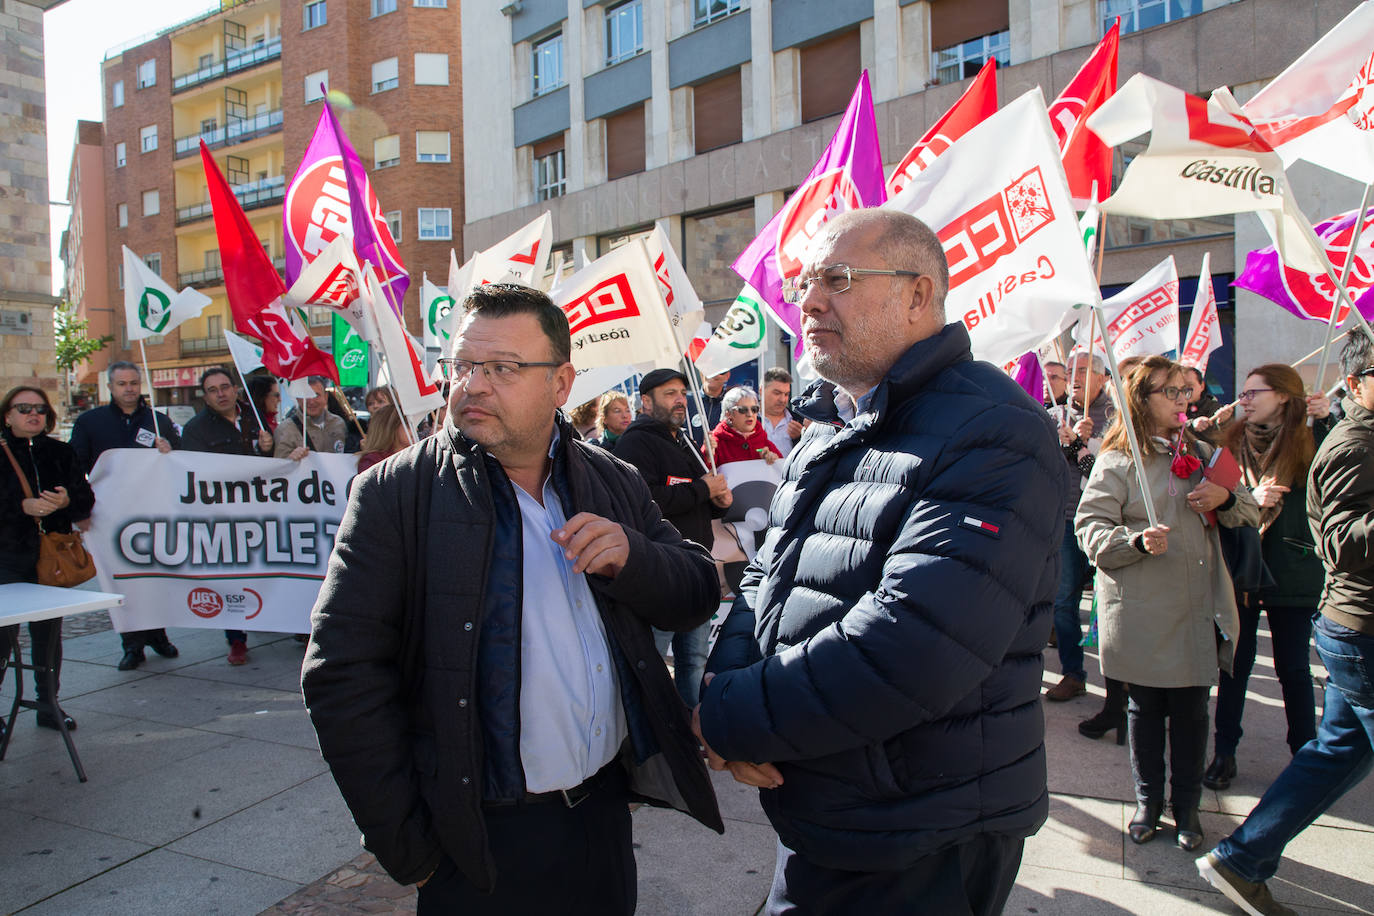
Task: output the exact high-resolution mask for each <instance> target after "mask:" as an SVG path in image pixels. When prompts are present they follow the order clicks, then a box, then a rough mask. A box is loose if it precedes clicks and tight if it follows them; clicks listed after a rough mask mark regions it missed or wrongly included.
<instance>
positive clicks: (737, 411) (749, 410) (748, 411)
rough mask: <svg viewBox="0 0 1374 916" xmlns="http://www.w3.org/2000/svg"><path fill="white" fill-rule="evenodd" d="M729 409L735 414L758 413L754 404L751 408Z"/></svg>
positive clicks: (757, 408)
mask: <svg viewBox="0 0 1374 916" xmlns="http://www.w3.org/2000/svg"><path fill="white" fill-rule="evenodd" d="M730 409H731V410H733V411H734V412H735V413H758V412H759V407H758V405H757V404H755V405H754V406H753V407H731V408H730Z"/></svg>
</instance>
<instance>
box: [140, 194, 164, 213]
mask: <svg viewBox="0 0 1374 916" xmlns="http://www.w3.org/2000/svg"><path fill="white" fill-rule="evenodd" d="M161 212H162V202H161V200H160V199H159V195H158V192H157V191H156V190H152V191H144V192H143V215H144V216H157V215H158V214H159V213H161Z"/></svg>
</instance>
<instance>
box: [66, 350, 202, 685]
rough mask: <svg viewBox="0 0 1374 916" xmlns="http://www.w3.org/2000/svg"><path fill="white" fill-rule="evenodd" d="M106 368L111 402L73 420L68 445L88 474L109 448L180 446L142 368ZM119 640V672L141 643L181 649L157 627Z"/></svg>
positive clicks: (167, 650)
mask: <svg viewBox="0 0 1374 916" xmlns="http://www.w3.org/2000/svg"><path fill="white" fill-rule="evenodd" d="M105 373H106V374H105V379H106V381H107V382H108V383H109V385H110V403H109V404H107V405H105V406H103V407H92V408H91V409H90V410H88V411H86V412H85V413H83V414H82V415H81V416H79V417H77V418H76V422H75V423H74V424H72V439H71V446H72V448H73V449H75V450H76V457H77V460H78V461H80V462H81V466H82V470H84V471H85V472H86V473H87V474H89V473H90V472H91V468H93V467H95V461H96V459H97V458H99V457H100V456H101V454H103V453H104V452H106V451H108V450H109V449H112V448H155V449H157V450H158V451H159V452H162V453H164V454H165V453H167V452H170V451H171V450H172V449H174V448H181V433H180V432H179V431H178V430H177V427H176V424H175V423H173V422H172V421H171V420H169V419H168V418H167V417H166V415H165V414H162V413H161V412H159V411H156V410H153V409H152V408H151V407H149V406H148V404H147V403H146V402H145V401H144V400H143V373H141V372H140V371H139V369H138V366H136V365H134V364H133V363H131V362H127V361H124V360H120V361H118V362H113V363H110V365H109V368H108V369H106V370H105ZM119 640H120V643H121V644H122V646H123V648H124V657H123V658H121V659H120V660H119V670H120V671H132V670H133V669H135V668H137V667H138V666H139V665H141V664H143V661H144V655H143V649H144V647H145V646H146V647H148V648H151V649H152V650H153V651H154V652H156V653H157V654H158V655H161V656H162V657H164V658H176V657H177V655H179V654H180V653H179V652H178V651H177V647H176V646H174V645H172V642H171V640H169V639H168V638H167V631H166V630H164V629H162V628H161V627H158V628H157V629H154V630H129V631H128V632H127V633H120V634H119Z"/></svg>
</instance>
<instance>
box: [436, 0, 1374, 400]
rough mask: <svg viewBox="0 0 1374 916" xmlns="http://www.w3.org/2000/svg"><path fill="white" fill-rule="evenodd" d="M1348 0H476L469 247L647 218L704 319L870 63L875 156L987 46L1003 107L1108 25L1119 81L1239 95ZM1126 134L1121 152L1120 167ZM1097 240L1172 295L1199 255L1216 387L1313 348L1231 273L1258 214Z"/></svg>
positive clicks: (1313, 190) (1287, 59) (468, 40)
mask: <svg viewBox="0 0 1374 916" xmlns="http://www.w3.org/2000/svg"><path fill="white" fill-rule="evenodd" d="M1355 6H1356V0H604V2H603V0H515V2H511V3H508V4H506V5H505V6H503V7H498V5H497V4H495V3H490V2H482V0H468V2H465V3H464V4H463V15H464V22H465V29H464V32H463V41H464V46H463V64H464V91H465V96H464V110H465V114H466V122H465V124H466V127H465V130H466V133H467V156H466V160H465V171H466V175H467V197H466V204H467V224H466V226H465V228H464V239H465V242H466V243H467V245H468V247H469V248H470V249H477V248H481V247H483V246H485V245H488V244H490V243H491V242H492V241H495V240H497V239H499V238H501V237H502V236H504V235H505V234H507V233H508V232H510V231H511V230H512V229H513V228H515V227H517V226H519V225H522V224H523V223H525V222H527V221H528V220H530V219H532V218H533V217H534V216H535V215H537V214H538V213H540V212H542V211H544V210H546V209H547V210H549V211H550V212H551V213H552V215H553V225H554V236H555V240H556V245H557V246H559V247H561V248H562V249H565V250H568V251H572V252H585V253H586V254H587V255H588V256H590V257H595V256H597V255H599V254H601V253H604V252H605V251H607V250H609V249H611V248H613V247H615V246H616V245H618V244H621V243H622V242H623V241H624V240H625V239H626V238H629V237H633V236H634V235H637V234H640V233H644V232H647V231H648V230H650V229H652V227H653V226H654V225H655V224H659V225H662V226H663V227H664V229H665V230H666V231H668V232H669V234H670V237H671V238H672V239H673V241H674V244H675V245H676V246H677V248H678V250H679V253H680V254H681V255H682V258H683V261H684V264H685V266H686V268H687V270H688V273H689V275H690V276H691V278H692V280H693V282H694V284H695V286H696V288H697V290H698V292H699V293H700V295H701V297H702V299H703V300H707V301H708V303H709V305H708V318H710V319H712V320H717V319H719V318H720V317H721V315H722V314H723V311H724V309H725V307H726V304H727V303H728V302H729V301H730V300H731V299H733V297H734V296H735V295H736V293H737V292H738V291H739V289H740V287H741V282H740V280H739V279H738V278H737V277H736V276H735V275H734V274H733V273H732V272H731V271H730V269H729V265H730V264H731V263H732V262H733V260H734V259H735V257H736V256H737V255H738V254H739V253H740V252H741V251H743V249H744V248H745V247H746V246H747V245H748V243H749V242H750V241H751V240H752V239H753V237H754V236H755V235H756V234H757V232H758V231H760V230H761V229H762V228H763V227H764V226H765V225H766V224H767V222H768V220H769V219H770V218H771V217H772V216H773V214H774V213H776V212H777V210H778V209H780V208H781V206H782V204H783V203H784V201H785V200H786V197H787V195H788V194H789V193H790V192H791V191H792V190H793V189H795V187H796V186H797V185H798V184H799V183H800V182H801V181H802V180H803V179H804V178H805V176H806V174H807V172H808V171H809V170H810V169H811V167H812V165H813V164H814V163H815V161H816V159H817V158H818V156H819V155H820V152H821V151H822V149H823V148H824V146H825V144H826V142H828V140H829V139H830V137H831V135H832V134H833V132H834V130H835V127H836V124H837V123H838V118H837V115H838V114H839V113H840V112H841V111H842V110H843V109H844V106H845V105H846V103H847V102H848V99H849V96H850V93H851V92H852V90H853V87H854V85H855V82H856V81H857V79H858V77H859V74H860V73H861V72H862V71H863V70H867V71H868V72H869V76H870V80H871V83H872V88H873V96H874V101H875V103H876V111H877V121H878V133H879V138H880V141H881V144H882V150H883V157H884V161H885V162H886V163H887V164H888V168H889V169H891V167H892V166H893V165H894V164H895V163H896V162H897V161H898V160H900V159H901V158H902V156H903V155H905V153H906V151H907V150H908V149H909V148H910V147H911V145H912V144H913V143H914V142H915V141H916V140H917V139H918V138H919V137H920V136H921V135H922V134H923V133H924V132H925V131H926V129H927V128H928V127H929V126H930V125H931V124H933V123H934V122H935V121H936V120H937V119H938V118H939V117H940V116H941V115H942V114H943V113H944V112H945V111H946V110H947V109H948V107H949V106H950V105H951V104H952V103H953V102H954V101H955V100H956V99H957V98H958V96H959V95H960V94H961V93H962V92H963V91H964V89H965V88H966V87H967V85H968V83H967V80H968V78H969V77H971V76H972V75H973V74H974V73H976V72H977V70H978V68H979V67H981V66H982V64H983V63H984V62H985V61H986V60H987V59H988V58H996V60H997V62H998V74H997V76H998V84H999V85H998V89H999V92H998V94H999V98H1000V101H1001V102H1002V103H1005V102H1007V101H1009V100H1011V99H1013V98H1015V97H1016V96H1018V95H1020V94H1022V93H1023V92H1025V91H1027V90H1028V89H1030V88H1032V87H1034V86H1036V85H1039V86H1040V87H1042V89H1043V90H1044V92H1045V94H1046V98H1047V99H1050V98H1053V97H1054V96H1055V95H1056V94H1057V93H1058V92H1059V91H1060V90H1062V89H1063V87H1064V86H1065V85H1066V84H1067V83H1068V82H1069V80H1070V79H1071V78H1072V77H1073V75H1074V73H1075V72H1076V71H1077V69H1078V68H1079V67H1080V66H1081V65H1082V63H1083V62H1084V60H1086V58H1087V57H1088V55H1089V54H1090V53H1091V52H1092V49H1093V47H1094V46H1095V45H1096V43H1097V42H1098V41H1099V40H1100V39H1101V37H1102V35H1103V34H1104V31H1105V30H1106V28H1108V27H1109V26H1110V24H1111V23H1112V22H1113V21H1114V20H1115V19H1116V17H1118V16H1120V17H1121V28H1122V35H1123V38H1122V41H1121V51H1120V74H1121V80H1122V81H1123V82H1124V81H1125V79H1126V78H1128V77H1129V76H1130V75H1131V74H1134V73H1136V72H1144V73H1148V74H1150V75H1151V76H1155V77H1157V78H1159V79H1162V80H1165V81H1167V82H1170V83H1173V84H1174V85H1177V86H1179V87H1181V88H1183V89H1186V90H1188V91H1191V92H1196V93H1200V94H1203V95H1206V94H1207V93H1209V92H1210V91H1211V90H1212V89H1214V88H1215V87H1217V86H1220V85H1229V86H1231V87H1233V89H1234V90H1235V91H1236V94H1237V96H1238V97H1239V98H1241V99H1242V100H1243V99H1244V98H1246V97H1248V95H1249V94H1253V92H1255V91H1256V90H1257V89H1258V88H1259V87H1260V86H1262V85H1263V84H1264V83H1265V82H1267V81H1268V80H1269V79H1271V78H1272V77H1274V76H1276V75H1277V74H1278V73H1279V72H1281V71H1282V70H1283V68H1284V67H1286V66H1287V65H1288V64H1289V63H1291V62H1292V61H1293V60H1294V59H1295V58H1296V57H1297V56H1298V55H1299V54H1301V53H1302V52H1303V51H1304V50H1306V48H1307V47H1308V46H1309V45H1310V44H1311V43H1312V42H1314V41H1315V40H1316V39H1317V38H1318V37H1320V36H1321V35H1322V34H1324V33H1325V32H1326V31H1327V30H1328V29H1330V28H1331V27H1332V26H1334V25H1335V24H1336V23H1337V22H1338V21H1339V20H1340V19H1341V18H1342V17H1343V16H1344V15H1346V14H1347V13H1348V12H1349V11H1350V10H1351V9H1353V8H1354V7H1355ZM497 36H499V37H500V40H497V39H496V37H497ZM1141 147H1143V144H1141V145H1140V146H1136V147H1126V148H1123V149H1122V150H1120V151H1119V152H1118V154H1117V160H1118V176H1119V174H1120V170H1121V168H1122V167H1123V166H1124V158H1123V157H1125V156H1129V155H1131V154H1132V153H1133V152H1134V151H1135V149H1139V148H1141ZM1290 174H1291V177H1292V178H1293V182H1294V185H1295V188H1296V190H1297V193H1298V198H1299V200H1300V201H1301V202H1302V204H1303V205H1304V207H1305V209H1307V211H1308V212H1309V215H1312V216H1314V217H1318V218H1319V217H1321V216H1325V215H1329V214H1330V213H1333V212H1336V211H1338V210H1341V209H1350V208H1353V207H1355V206H1357V205H1358V201H1359V197H1360V189H1359V188H1358V187H1356V186H1355V185H1354V184H1353V182H1350V181H1348V180H1345V179H1342V178H1339V177H1336V176H1333V175H1330V174H1328V173H1324V172H1321V171H1320V170H1318V169H1316V168H1306V167H1302V166H1300V167H1298V168H1296V169H1294V170H1293V171H1292V172H1291V173H1290ZM1105 237H1106V246H1107V248H1106V257H1105V263H1104V266H1103V271H1102V283H1103V288H1104V291H1106V292H1113V291H1115V290H1117V289H1120V288H1122V287H1124V286H1125V285H1127V284H1129V283H1130V282H1132V281H1133V280H1135V279H1136V278H1137V277H1139V276H1140V275H1141V274H1142V273H1144V272H1145V271H1146V270H1148V269H1149V268H1150V267H1152V266H1154V264H1156V263H1158V262H1159V261H1160V260H1162V259H1163V258H1164V257H1166V256H1167V255H1169V254H1171V253H1172V254H1174V255H1175V257H1176V259H1177V262H1178V265H1179V273H1180V277H1181V280H1182V282H1181V284H1180V285H1181V296H1182V301H1183V302H1184V303H1185V304H1186V303H1191V302H1192V300H1193V296H1194V294H1195V292H1196V285H1197V273H1198V271H1199V269H1200V266H1201V262H1202V255H1203V253H1204V252H1210V253H1211V256H1212V258H1211V269H1212V273H1213V280H1214V287H1215V288H1216V290H1217V293H1218V298H1219V300H1220V303H1221V308H1222V321H1223V325H1224V328H1225V335H1226V338H1227V340H1228V345H1227V347H1226V348H1224V349H1223V350H1222V351H1219V352H1218V353H1217V354H1214V355H1213V358H1212V366H1211V371H1210V373H1209V375H1210V376H1211V378H1210V380H1211V381H1213V382H1214V383H1215V384H1217V385H1218V387H1220V388H1221V389H1222V390H1223V391H1229V390H1231V386H1232V385H1233V383H1234V373H1235V371H1236V367H1237V366H1239V368H1240V371H1242V372H1243V371H1244V370H1245V368H1246V367H1250V366H1254V365H1257V364H1259V363H1261V362H1267V361H1270V360H1273V359H1289V360H1291V359H1293V358H1296V356H1298V355H1301V354H1302V353H1304V352H1306V350H1308V349H1311V348H1313V347H1316V346H1318V345H1320V343H1321V339H1322V331H1321V329H1319V328H1314V327H1310V326H1307V325H1305V324H1303V323H1301V322H1298V321H1297V320H1296V319H1293V318H1291V317H1290V316H1288V315H1287V314H1286V313H1284V312H1282V311H1281V310H1279V309H1278V308H1276V307H1274V306H1271V305H1268V304H1265V303H1262V302H1261V301H1259V300H1258V299H1257V298H1256V297H1254V296H1253V295H1251V294H1249V293H1244V292H1243V291H1239V290H1232V288H1231V287H1230V285H1229V284H1230V281H1231V280H1232V279H1233V278H1234V276H1235V275H1236V273H1237V272H1238V271H1239V270H1240V269H1242V268H1243V266H1244V260H1245V255H1246V252H1248V251H1249V250H1250V249H1252V248H1256V247H1260V246H1262V245H1264V244H1267V242H1266V241H1265V240H1264V238H1263V233H1262V230H1261V229H1260V227H1259V224H1258V222H1257V221H1255V220H1254V219H1253V218H1252V217H1251V216H1248V215H1245V216H1239V217H1235V218H1232V217H1230V216H1226V217H1218V218H1213V219H1206V220H1186V221H1183V220H1178V221H1166V222H1155V221H1151V220H1139V219H1127V218H1124V217H1123V218H1112V219H1110V220H1108V223H1107V227H1106V232H1105ZM1238 313H1239V314H1240V315H1242V316H1243V318H1242V319H1241V320H1239V321H1238V320H1237V318H1236V316H1237V314H1238ZM1184 317H1185V320H1186V314H1185V316H1184ZM1309 341H1311V344H1310V346H1308V345H1307V344H1308V342H1309Z"/></svg>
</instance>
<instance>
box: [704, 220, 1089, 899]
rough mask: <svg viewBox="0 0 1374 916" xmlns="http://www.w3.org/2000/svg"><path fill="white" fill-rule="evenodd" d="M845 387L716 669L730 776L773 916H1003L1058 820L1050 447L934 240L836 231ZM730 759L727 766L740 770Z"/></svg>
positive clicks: (856, 225) (1058, 505)
mask: <svg viewBox="0 0 1374 916" xmlns="http://www.w3.org/2000/svg"><path fill="white" fill-rule="evenodd" d="M797 280H798V284H797V288H798V291H799V292H800V294H801V297H802V298H801V299H800V304H801V308H802V313H803V319H802V330H803V334H804V335H805V340H806V347H807V352H808V353H809V355H810V356H811V358H812V361H813V362H814V364H815V367H816V370H817V372H818V373H819V374H820V375H821V377H822V378H823V379H825V380H826V381H822V382H819V383H817V384H815V385H813V386H811V387H810V388H808V389H807V391H806V392H805V393H804V394H803V395H802V396H801V397H800V398H799V399H798V400H797V401H796V402H794V404H793V409H794V410H796V411H797V413H799V414H800V415H802V416H804V417H807V418H809V419H810V420H811V421H812V423H811V425H810V427H809V428H808V430H807V432H806V434H805V435H804V436H803V438H802V441H801V442H800V443H799V445H798V446H797V448H796V449H795V450H794V451H793V452H792V455H791V456H790V457H789V459H788V463H787V466H786V471H785V475H786V480H785V482H784V483H783V485H782V486H781V487H780V488H779V489H778V492H777V495H776V496H775V497H774V500H773V505H772V508H771V511H770V516H771V517H770V521H769V528H768V531H767V534H766V536H765V538H764V541H763V544H762V547H761V548H760V550H759V552H758V556H757V558H756V559H755V561H754V563H753V564H752V565H751V566H750V569H749V572H748V573H747V574H746V576H745V579H744V582H743V585H742V587H741V590H740V595H739V598H738V600H736V602H735V606H734V609H733V610H732V611H731V613H730V616H729V617H728V618H727V619H726V621H725V624H724V632H723V633H722V635H721V637H720V640H719V642H718V643H717V645H716V647H715V650H714V652H713V653H712V656H711V660H710V664H709V666H708V674H707V685H708V686H707V687H706V688H705V690H704V691H703V693H702V700H701V705H700V706H699V707H698V709H697V713H698V723H699V728H700V734H701V735H702V737H703V739H704V741H705V743H706V744H707V745H708V746H709V748H710V749H711V751H712V754H713V760H712V762H713V765H715V766H716V767H717V768H721V767H722V766H728V767H729V769H730V770H731V771H732V772H733V773H734V775H735V778H736V779H739V780H740V781H741V782H746V783H749V784H752V785H757V786H759V787H760V788H761V789H763V791H762V792H761V793H760V794H761V797H762V802H763V806H764V810H765V811H766V812H767V814H768V816H769V819H770V820H771V821H772V823H773V826H774V827H775V828H776V829H777V831H778V836H779V839H780V843H779V848H778V862H777V871H776V873H775V875H774V879H773V889H772V893H771V894H770V897H769V902H768V907H767V909H766V911H767V912H768V913H784V912H786V913H807V914H816V913H849V912H884V913H886V912H912V911H917V910H919V911H920V912H927V913H954V912H959V913H978V914H983V913H998V912H1000V911H1001V909H1002V907H1003V905H1004V904H1005V902H1006V898H1007V895H1008V894H1009V893H1010V891H1011V888H1012V886H1013V884H1014V883H1015V880H1016V872H1017V869H1018V868H1019V865H1020V859H1021V851H1022V845H1023V843H1024V840H1025V838H1026V837H1028V836H1030V835H1031V834H1033V833H1035V831H1036V830H1038V829H1039V827H1040V825H1041V824H1042V823H1043V822H1044V820H1045V817H1046V814H1047V811H1048V806H1049V801H1048V795H1047V792H1046V785H1045V751H1044V720H1043V718H1042V715H1041V708H1040V699H1039V695H1040V686H1041V679H1042V662H1041V651H1042V650H1043V649H1044V646H1045V638H1046V634H1047V633H1048V632H1049V621H1050V618H1051V616H1052V615H1053V602H1054V596H1055V590H1056V587H1057V584H1058V581H1059V556H1058V553H1059V547H1060V542H1061V540H1062V531H1061V530H1060V529H1061V527H1062V524H1063V504H1064V500H1065V498H1066V494H1065V487H1064V475H1063V474H1062V472H1061V468H1060V464H1061V463H1062V461H1063V458H1062V457H1061V456H1060V454H1059V449H1058V445H1057V440H1056V437H1055V431H1054V428H1053V426H1052V425H1051V423H1050V420H1049V418H1048V417H1047V416H1046V415H1045V411H1044V409H1043V408H1041V407H1040V405H1038V404H1036V403H1035V402H1034V401H1033V400H1032V399H1031V398H1029V397H1028V396H1027V395H1026V394H1025V393H1024V392H1023V391H1022V390H1021V389H1020V388H1019V387H1018V386H1017V385H1016V383H1015V382H1013V381H1012V380H1011V379H1010V378H1008V377H1007V376H1006V374H1005V373H1003V372H1001V371H1000V370H999V369H997V368H996V367H995V366H992V365H990V364H988V363H983V362H975V361H974V360H973V357H972V355H971V353H970V349H969V336H968V332H967V331H966V330H965V329H964V326H963V325H962V324H960V323H958V322H956V323H953V324H950V325H946V324H945V320H944V314H943V313H944V296H945V293H946V291H947V289H948V284H949V271H948V267H947V266H946V263H945V257H944V252H943V249H942V247H941V245H940V242H939V240H938V239H937V238H936V236H935V235H934V233H932V232H931V231H930V229H928V228H927V227H926V226H925V225H923V224H922V223H920V222H919V221H917V220H916V219H914V218H912V217H910V216H907V215H905V214H901V213H897V212H894V211H885V210H860V211H854V212H850V213H846V214H842V215H840V216H837V217H835V218H832V219H831V220H830V221H829V222H828V223H827V224H826V225H825V228H824V229H823V231H822V235H821V237H820V239H819V241H818V242H817V244H816V245H815V247H813V249H812V250H811V254H810V256H809V258H808V261H807V264H806V266H805V267H804V269H803V271H802V273H801V275H800V276H799V277H798V278H797ZM725 761H729V763H726V762H725Z"/></svg>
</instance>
